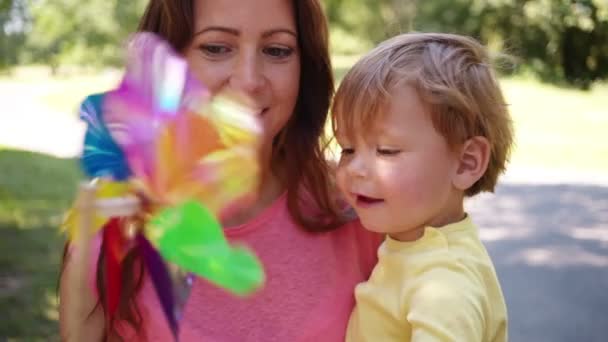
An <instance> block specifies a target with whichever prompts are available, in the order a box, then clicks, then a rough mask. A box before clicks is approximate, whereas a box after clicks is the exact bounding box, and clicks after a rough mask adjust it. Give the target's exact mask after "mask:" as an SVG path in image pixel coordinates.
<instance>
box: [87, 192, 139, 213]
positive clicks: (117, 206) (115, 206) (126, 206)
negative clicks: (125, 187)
mask: <svg viewBox="0 0 608 342" xmlns="http://www.w3.org/2000/svg"><path fill="white" fill-rule="evenodd" d="M140 208H141V202H140V200H139V198H137V197H136V196H123V197H112V198H102V199H98V200H96V201H95V210H96V211H97V213H98V214H99V215H101V216H104V217H118V216H133V215H135V214H136V213H137V212H138V211H139V210H140Z"/></svg>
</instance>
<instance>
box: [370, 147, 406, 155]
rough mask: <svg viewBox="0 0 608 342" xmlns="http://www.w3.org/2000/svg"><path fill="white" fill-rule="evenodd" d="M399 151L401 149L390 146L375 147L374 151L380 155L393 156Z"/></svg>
mask: <svg viewBox="0 0 608 342" xmlns="http://www.w3.org/2000/svg"><path fill="white" fill-rule="evenodd" d="M400 152H401V150H397V149H391V148H377V149H376V153H378V154H379V155H381V156H394V155H397V154H399V153H400Z"/></svg>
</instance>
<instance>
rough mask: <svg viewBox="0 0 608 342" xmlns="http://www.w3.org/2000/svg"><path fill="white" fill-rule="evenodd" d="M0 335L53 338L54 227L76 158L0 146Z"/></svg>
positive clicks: (58, 245) (57, 249)
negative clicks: (7, 148) (52, 155)
mask: <svg viewBox="0 0 608 342" xmlns="http://www.w3.org/2000/svg"><path fill="white" fill-rule="evenodd" d="M0 170H2V173H1V174H0V250H1V251H2V253H1V254H0V312H2V320H1V321H0V340H4V339H9V340H10V339H16V338H20V339H23V340H27V341H53V340H58V338H57V336H58V328H57V318H58V317H57V301H56V286H57V278H58V270H59V265H60V256H61V250H62V244H63V239H62V237H61V236H60V235H59V233H58V231H57V229H56V227H57V226H58V223H59V222H60V220H61V213H62V212H63V211H64V210H65V209H66V208H67V207H68V206H69V204H70V202H71V200H72V196H73V194H74V191H75V185H76V180H77V179H78V178H79V171H78V167H77V164H76V162H75V160H73V159H57V158H53V157H49V156H45V155H41V154H36V153H31V152H23V151H12V150H0Z"/></svg>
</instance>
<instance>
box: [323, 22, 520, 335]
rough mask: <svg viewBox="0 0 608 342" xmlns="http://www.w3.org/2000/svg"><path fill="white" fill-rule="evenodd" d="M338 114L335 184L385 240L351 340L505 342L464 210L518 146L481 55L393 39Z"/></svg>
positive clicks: (438, 41) (457, 43)
mask: <svg viewBox="0 0 608 342" xmlns="http://www.w3.org/2000/svg"><path fill="white" fill-rule="evenodd" d="M332 115H333V121H334V129H335V133H336V137H337V139H338V142H339V144H340V145H341V147H342V154H341V157H340V162H339V164H338V170H337V180H338V185H339V187H340V189H341V190H342V192H343V193H344V195H345V196H346V199H347V201H348V202H349V204H350V205H352V207H353V208H354V209H355V210H356V211H357V214H358V215H359V217H360V219H361V222H362V223H363V226H365V228H366V229H368V230H371V231H374V232H380V233H385V234H386V240H385V242H384V243H383V244H382V246H381V247H380V249H379V251H378V264H377V266H376V267H375V269H374V271H373V272H372V274H371V276H370V279H369V280H368V281H367V282H365V283H362V284H359V285H358V286H357V288H356V290H355V297H356V300H357V305H356V308H355V310H354V311H353V313H352V315H351V318H350V322H349V326H348V331H347V338H346V339H347V341H471V342H472V341H506V340H507V310H506V306H505V302H504V299H503V295H502V291H501V289H500V285H499V282H498V279H497V277H496V273H495V270H494V266H493V265H492V261H491V260H490V257H489V255H488V253H487V251H486V249H485V248H484V247H483V245H482V243H481V241H480V240H479V237H478V234H477V229H476V228H475V226H474V225H473V222H472V221H471V218H470V217H469V216H468V215H467V213H466V212H465V211H464V208H463V201H464V198H465V197H468V196H473V195H475V194H477V193H479V192H481V191H493V190H494V187H495V185H496V182H497V178H498V175H499V174H500V173H502V172H503V171H504V170H505V164H506V162H507V159H508V156H509V152H510V149H511V144H512V139H513V138H512V136H513V132H512V125H511V119H510V116H509V113H508V110H507V105H506V103H505V100H504V98H503V95H502V93H501V90H500V88H499V85H498V82H497V80H496V78H495V76H494V73H493V71H492V69H491V66H490V62H489V59H488V56H487V53H486V51H485V50H484V48H483V47H482V46H481V45H480V44H479V43H477V42H476V41H475V40H473V39H471V38H467V37H464V36H458V35H450V34H421V33H411V34H403V35H400V36H397V37H395V38H393V39H390V40H388V41H386V42H384V43H382V44H381V45H380V46H378V47H377V48H376V49H374V50H373V51H371V52H370V53H369V54H368V55H366V56H365V57H363V59H361V60H360V61H359V62H358V63H357V64H356V65H355V66H354V67H353V68H352V69H351V70H350V72H349V73H348V74H347V75H346V77H345V78H344V80H343V81H342V84H341V85H340V88H339V90H338V92H337V94H336V97H335V100H334V105H333V110H332Z"/></svg>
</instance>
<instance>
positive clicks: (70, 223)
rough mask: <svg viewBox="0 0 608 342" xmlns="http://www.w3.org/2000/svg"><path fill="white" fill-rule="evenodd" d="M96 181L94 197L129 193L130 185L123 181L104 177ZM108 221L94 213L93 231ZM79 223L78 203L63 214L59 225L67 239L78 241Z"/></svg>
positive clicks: (118, 195)
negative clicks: (109, 179)
mask: <svg viewBox="0 0 608 342" xmlns="http://www.w3.org/2000/svg"><path fill="white" fill-rule="evenodd" d="M95 182H97V184H98V187H97V193H96V196H95V197H96V198H98V199H101V198H112V197H120V196H124V195H126V194H128V193H131V191H132V189H131V185H130V184H128V183H124V182H112V181H108V180H104V179H98V180H95ZM107 221H108V218H107V217H103V216H101V215H95V218H94V225H93V232H92V233H96V232H97V231H99V229H101V228H102V227H103V226H104V225H105V223H106V222H107ZM79 223H80V210H79V209H78V203H76V205H75V206H74V207H72V208H71V209H70V210H69V211H68V212H67V213H66V215H65V217H64V220H63V223H62V224H61V226H60V230H61V231H62V232H65V233H67V235H68V240H70V241H78V229H77V228H78V224H79Z"/></svg>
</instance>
